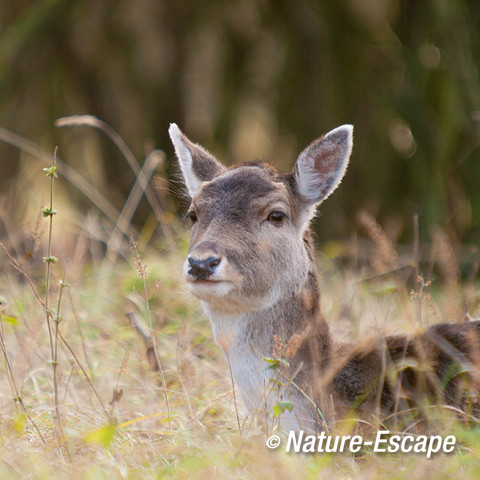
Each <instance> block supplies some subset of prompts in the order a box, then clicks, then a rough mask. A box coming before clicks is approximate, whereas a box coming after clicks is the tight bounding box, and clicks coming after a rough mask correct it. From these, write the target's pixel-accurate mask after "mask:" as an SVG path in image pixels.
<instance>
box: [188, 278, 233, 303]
mask: <svg viewBox="0 0 480 480" xmlns="http://www.w3.org/2000/svg"><path fill="white" fill-rule="evenodd" d="M188 288H189V290H190V292H191V293H192V294H193V295H195V296H196V297H198V298H199V299H200V300H205V301H206V302H209V301H211V300H212V299H218V298H219V297H220V298H221V297H224V296H225V295H228V294H229V293H230V292H231V290H232V288H233V285H232V284H231V283H230V282H208V281H198V280H197V281H195V282H188Z"/></svg>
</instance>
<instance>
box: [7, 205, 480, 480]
mask: <svg viewBox="0 0 480 480" xmlns="http://www.w3.org/2000/svg"><path fill="white" fill-rule="evenodd" d="M2 202H3V207H2ZM11 202H12V199H11V198H10V199H9V198H6V197H4V198H3V199H0V216H1V218H2V220H3V229H4V232H6V233H5V238H4V239H2V241H3V242H4V245H5V248H4V249H0V272H1V274H0V312H1V323H0V332H1V341H2V346H3V353H2V355H1V363H0V412H1V413H0V478H2V479H7V480H8V479H17V478H22V479H24V478H31V479H62V478H72V479H77V478H86V479H92V480H93V479H107V478H108V479H109V480H114V479H136V478H138V479H150V478H152V479H153V478H155V479H160V478H162V479H163V478H176V479H192V478H198V479H203V478H208V479H209V480H212V479H215V478H218V479H225V478H238V479H240V478H241V479H255V478H275V479H277V478H278V479H292V478H302V479H316V478H332V479H343V478H345V479H346V478H349V479H350V478H369V479H383V478H389V479H406V478H408V479H409V480H414V479H417V478H418V479H424V478H445V479H447V478H451V479H458V478H459V477H462V478H465V479H475V478H479V476H480V430H479V429H478V428H471V427H467V426H465V425H463V424H461V423H460V422H459V421H458V420H456V419H452V416H451V415H449V414H448V413H445V412H444V413H440V414H439V415H438V422H437V430H439V431H441V433H443V434H444V435H449V434H454V435H456V436H457V439H458V443H459V445H460V446H459V448H458V450H457V451H456V452H455V453H454V454H452V455H437V456H435V457H434V459H433V460H427V459H425V458H424V457H423V456H419V455H414V454H395V455H386V454H383V455H380V454H378V455H375V454H373V453H371V452H369V451H368V450H365V451H362V452H361V454H360V455H355V456H354V455H352V454H347V453H343V454H325V455H322V454H318V455H301V454H286V453H284V452H282V451H281V449H279V450H277V451H270V450H268V449H267V448H266V446H265V432H264V430H263V428H262V426H261V425H259V424H258V425H257V423H256V422H255V421H254V420H253V419H251V418H249V417H248V416H247V415H246V413H245V412H244V411H243V410H242V408H241V406H239V407H238V408H237V406H236V402H235V401H234V400H235V399H234V395H233V391H232V382H231V376H230V373H229V368H228V364H227V362H226V360H225V359H224V357H223V355H222V354H221V351H220V349H219V348H218V347H217V346H216V345H214V343H213V340H212V335H211V331H210V326H209V322H208V320H207V319H206V318H205V317H204V316H203V315H202V314H201V312H200V310H199V308H198V304H197V303H196V302H195V301H193V300H192V299H190V298H188V296H187V295H186V293H185V292H184V289H183V286H182V281H181V278H180V276H181V265H182V263H183V259H184V256H185V254H186V245H187V241H186V238H185V232H183V230H181V229H177V232H176V233H175V231H171V235H172V238H173V237H176V244H177V247H176V250H177V251H175V252H174V253H172V252H171V251H169V250H168V249H165V250H164V251H163V252H161V253H158V252H156V251H154V250H153V249H152V248H150V249H148V248H145V247H144V246H143V247H137V245H135V247H134V253H135V255H133V254H132V252H130V251H129V249H128V246H126V247H125V246H123V247H120V248H119V249H118V250H116V251H115V255H108V256H106V255H104V252H103V251H102V248H101V246H100V245H101V244H100V242H99V239H101V238H102V234H103V235H105V234H104V233H102V232H104V230H108V228H110V230H108V231H110V234H112V232H117V231H118V228H116V227H115V226H113V227H112V226H110V227H108V228H106V227H104V226H103V225H101V226H99V224H98V222H97V221H96V220H95V218H92V217H91V216H88V217H85V218H84V219H83V221H81V222H80V223H77V225H80V228H78V227H77V229H76V231H75V232H74V233H68V234H66V233H65V232H66V229H65V228H64V226H65V225H66V224H68V222H66V220H65V218H63V220H62V200H59V201H58V202H57V203H58V205H55V206H54V207H55V209H56V210H58V211H59V215H58V217H59V218H58V220H57V217H55V219H54V220H53V224H54V226H53V237H52V240H51V242H48V240H47V237H49V235H45V230H46V229H44V230H43V234H40V233H39V232H42V228H41V227H39V226H38V223H39V222H38V220H37V218H38V215H37V214H36V213H35V209H34V208H33V209H30V210H29V213H27V214H25V215H24V214H23V213H22V214H21V215H18V216H15V215H8V216H7V215H6V212H7V210H6V207H5V205H7V206H8V205H9V204H11ZM9 211H10V210H9ZM27 212H28V211H27ZM50 218H51V217H50ZM359 221H360V223H361V225H362V227H363V228H364V229H365V230H366V233H367V234H368V235H370V237H371V239H372V241H373V242H372V243H369V247H368V248H369V249H368V254H366V255H363V253H362V251H361V250H362V248H361V246H359V245H354V246H350V248H348V249H347V250H348V251H349V253H348V255H347V261H346V262H344V264H345V265H347V266H346V267H342V269H339V268H338V264H339V262H337V261H334V260H332V259H331V258H327V256H326V255H324V256H321V257H320V258H319V269H320V272H321V276H322V305H323V312H324V314H325V316H326V317H327V319H328V320H329V323H330V325H331V327H332V330H333V331H334V334H335V335H336V337H337V338H338V339H343V340H345V339H347V340H354V339H356V338H358V337H361V336H363V335H365V334H371V333H376V334H378V333H379V332H382V331H383V332H389V333H391V332H394V331H399V330H402V331H405V330H412V329H414V328H418V327H422V326H424V325H427V324H430V323H434V322H436V321H438V320H439V319H440V318H444V316H445V315H447V314H450V313H451V312H457V313H458V312H459V311H460V312H461V314H463V313H469V314H471V315H478V313H479V312H478V308H479V303H480V296H479V293H478V284H476V283H475V278H476V276H477V272H478V260H479V257H478V253H475V252H474V255H477V257H475V258H476V260H477V261H476V262H475V259H474V258H473V259H472V271H471V272H470V274H468V275H467V278H468V281H467V282H466V283H465V282H463V283H462V281H461V278H460V268H459V264H458V261H457V259H456V255H455V252H454V249H453V248H452V246H451V245H450V244H449V243H448V239H447V237H446V236H445V234H443V233H442V232H439V233H437V234H436V236H435V249H434V250H435V256H434V257H435V258H433V260H432V261H433V262H436V263H432V264H431V265H430V267H429V268H428V272H427V273H426V274H425V276H423V275H422V274H421V267H420V265H419V264H418V258H420V257H421V255H420V254H419V253H418V250H419V248H418V245H416V246H414V247H412V248H411V249H410V250H411V252H410V253H408V254H407V255H405V254H403V253H401V250H402V249H399V248H398V247H397V246H396V245H395V244H394V241H393V240H392V239H390V238H389V237H388V235H387V234H386V233H385V232H384V231H383V230H382V228H381V226H380V225H379V224H378V223H377V222H376V221H375V219H373V218H372V217H369V216H368V214H366V213H363V214H362V216H361V217H360V218H359ZM55 222H59V223H58V227H57V228H56V227H55V225H57V224H56V223H55ZM62 222H63V223H62ZM96 222H97V223H96ZM28 224H31V225H33V226H34V227H32V228H29V227H28ZM60 225H61V227H60ZM128 228H129V227H128ZM126 229H127V226H125V227H124V228H123V229H122V230H126ZM173 230H175V229H173ZM169 231H170V230H169ZM179 232H181V233H179ZM141 236H142V234H140V237H141ZM110 238H111V237H110ZM103 240H104V244H108V236H107V237H106V238H105V237H103ZM48 245H50V246H51V254H52V255H56V256H57V257H58V258H59V262H58V263H57V264H54V265H51V269H50V272H49V274H48V275H49V276H50V278H49V281H48V283H49V284H50V289H49V292H48V295H49V297H48V298H49V299H50V305H56V307H55V310H56V311H55V312H52V313H51V316H50V317H49V318H50V319H57V320H58V322H56V324H55V325H56V326H58V337H57V342H58V344H57V347H58V351H57V353H56V356H57V362H56V365H55V366H54V368H52V354H51V345H50V338H49V330H48V328H47V325H46V323H45V313H46V312H45V305H44V303H43V300H42V299H44V298H45V293H46V284H47V282H46V276H45V265H44V263H42V261H41V259H42V256H43V255H44V254H45V252H47V251H48ZM330 247H332V245H330ZM337 247H338V245H337ZM122 248H123V250H122ZM331 249H332V251H337V252H338V251H342V250H343V251H344V250H345V248H331ZM139 250H140V252H139ZM142 250H143V251H142ZM413 252H417V253H413ZM353 258H354V259H355V261H351V259H353ZM359 258H362V259H364V260H365V259H366V261H364V260H362V261H359ZM67 263H68V269H67V268H66V266H67ZM349 264H351V265H354V268H349V267H348V265H349ZM434 265H438V267H439V268H438V270H439V272H440V275H441V276H442V278H443V283H441V282H440V281H439V280H436V278H435V276H434V272H435V271H436V270H435V269H434V268H433V266H434ZM145 269H146V270H145ZM475 269H476V270H475ZM65 270H67V275H66V279H65V281H66V282H67V283H68V284H69V286H68V287H66V288H65V286H63V287H62V286H61V285H60V281H61V280H62V278H63V275H64V272H65ZM138 271H140V275H139V272H138ZM146 272H148V276H147V274H146ZM412 272H418V275H417V278H416V279H415V275H412ZM409 273H410V275H409ZM412 278H413V281H412ZM442 285H444V286H445V287H446V288H444V287H442ZM452 288H454V289H455V291H456V292H457V293H458V296H457V297H456V298H452V295H451V293H450V292H451V291H452ZM62 289H63V294H62V299H61V304H60V301H59V296H60V293H61V291H62ZM145 299H147V301H148V302H146V300H145ZM452 302H453V303H452ZM60 313H61V315H60V316H58V315H59V314H60ZM127 313H129V314H133V315H134V316H135V317H136V318H138V321H139V322H140V324H141V325H142V326H143V328H144V331H145V332H147V333H146V334H145V337H146V338H148V335H149V333H150V331H153V333H154V335H155V339H156V342H153V343H152V345H153V346H154V357H155V358H154V361H153V362H152V357H151V356H150V357H149V356H148V355H147V351H146V350H147V345H146V343H145V342H144V339H142V337H141V336H140V335H139V334H138V332H137V330H136V328H135V327H133V326H132V324H131V322H130V321H129V318H128V317H127V315H126V314H127ZM284 347H285V349H286V350H288V349H290V350H294V349H295V348H296V347H295V342H294V341H293V340H292V343H291V344H288V345H285V346H283V345H278V350H279V355H280V351H281V350H282V351H283V349H284ZM152 363H153V365H155V364H156V365H161V369H159V370H158V371H155V370H154V369H152V368H151V366H152ZM10 372H11V374H10ZM167 400H168V402H167ZM240 429H241V432H240V431H239V430H240Z"/></svg>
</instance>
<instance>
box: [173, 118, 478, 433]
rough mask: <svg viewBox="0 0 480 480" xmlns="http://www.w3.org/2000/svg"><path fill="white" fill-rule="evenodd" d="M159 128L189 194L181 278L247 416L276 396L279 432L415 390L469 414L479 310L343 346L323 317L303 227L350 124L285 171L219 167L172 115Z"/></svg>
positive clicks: (345, 155)
mask: <svg viewBox="0 0 480 480" xmlns="http://www.w3.org/2000/svg"><path fill="white" fill-rule="evenodd" d="M169 135H170V138H171V141H172V143H173V146H174V150H175V154H176V157H177V159H178V164H179V166H180V171H181V174H182V177H183V182H184V184H185V187H186V192H187V196H188V197H189V201H190V206H189V208H188V212H187V214H186V215H185V217H186V219H189V220H190V223H191V233H190V245H189V251H188V256H187V258H186V260H185V262H184V265H183V276H184V280H185V282H186V285H187V287H188V290H189V291H190V292H191V294H193V295H194V296H195V297H197V298H198V299H199V301H200V304H201V306H202V308H203V310H204V311H205V313H206V314H207V316H208V317H209V319H210V322H211V326H212V331H213V336H214V339H215V341H216V343H217V344H218V345H219V346H220V347H221V349H222V350H223V351H224V353H225V356H226V359H227V361H228V363H229V365H230V369H231V374H232V377H233V384H234V388H235V389H236V390H237V391H238V392H239V393H240V397H241V398H242V400H243V403H244V405H245V406H246V408H247V410H248V412H249V413H250V414H251V415H252V416H253V417H256V418H259V417H261V416H262V415H265V413H267V414H269V415H271V414H272V411H273V409H274V408H275V405H277V406H278V405H280V406H282V407H283V408H281V409H280V412H281V413H280V415H278V411H277V415H278V417H279V428H280V429H281V430H285V431H287V430H300V429H301V430H308V431H319V430H325V429H331V428H333V427H334V424H335V421H336V419H338V418H341V417H342V416H343V415H345V414H346V413H347V412H350V411H352V409H353V410H355V411H356V412H360V415H366V416H368V415H377V416H378V415H384V416H386V415H388V414H392V412H393V413H394V412H396V411H399V410H400V409H402V408H405V409H408V408H410V407H412V406H415V405H417V406H418V405H421V404H422V399H423V398H429V399H430V400H431V401H433V402H434V403H438V404H441V405H444V404H445V405H450V406H452V407H453V408H455V409H459V410H461V411H469V412H470V413H476V412H478V398H477V397H478V393H479V391H480V389H479V386H480V383H479V381H480V378H479V375H478V367H479V366H480V321H479V320H475V321H474V320H469V321H467V320H466V319H460V320H459V321H452V322H447V323H439V324H436V325H433V326H431V327H428V328H427V329H426V330H424V331H422V332H418V333H417V334H415V333H414V334H413V335H412V334H410V335H407V334H405V335H391V336H383V337H381V338H377V339H374V340H372V341H369V342H368V343H366V344H365V343H360V344H358V345H349V344H342V343H339V342H336V341H335V340H334V339H333V337H332V335H331V333H330V329H329V325H328V323H327V321H326V320H325V318H324V317H323V315H322V311H321V307H320V291H319V276H318V272H317V268H316V264H315V252H314V245H313V240H312V234H311V227H310V225H311V223H312V220H313V218H314V216H315V214H316V211H317V207H318V206H319V205H320V204H321V203H322V202H323V201H324V200H326V199H327V198H328V197H329V196H330V195H331V194H332V193H333V192H334V191H335V189H336V188H337V187H338V186H339V184H340V183H341V180H342V178H343V176H344V175H345V172H346V170H347V166H348V163H349V158H350V155H351V152H352V146H353V126H352V125H343V126H340V127H338V128H335V129H334V130H331V131H330V132H328V133H327V134H325V135H323V136H321V137H320V138H318V139H316V140H315V141H313V143H311V144H310V145H309V146H308V147H306V148H305V149H304V150H303V151H302V152H301V153H300V155H299V156H298V158H297V160H296V163H295V166H294V168H293V170H292V171H290V172H288V173H282V172H280V171H278V170H277V169H276V168H275V167H274V166H272V165H271V164H268V163H264V162H245V163H238V164H234V165H233V166H230V167H228V168H227V167H225V166H224V165H222V163H220V162H219V161H218V160H217V159H216V158H215V157H214V156H213V155H212V154H211V153H209V152H208V151H207V150H206V149H205V148H204V147H202V146H200V145H198V144H196V143H194V142H192V141H191V140H189V139H188V138H187V137H186V136H185V135H184V134H183V133H182V132H181V130H180V129H179V128H178V126H177V125H176V124H175V123H172V124H171V125H170V128H169ZM415 365H416V367H415ZM392 372H393V374H392Z"/></svg>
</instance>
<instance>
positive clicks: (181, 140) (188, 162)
mask: <svg viewBox="0 0 480 480" xmlns="http://www.w3.org/2000/svg"><path fill="white" fill-rule="evenodd" d="M168 133H169V135H170V139H171V140H172V143H173V146H174V147H175V154H176V155H177V158H178V163H179V164H180V168H181V170H182V174H183V178H184V180H185V184H186V186H187V189H188V193H189V195H190V196H191V197H193V196H194V195H195V194H196V193H197V192H198V190H200V185H201V184H202V183H203V182H207V181H209V180H212V178H214V177H216V176H217V175H220V174H221V173H222V172H223V171H224V170H225V167H224V166H223V165H222V164H221V163H220V162H218V161H217V160H216V159H215V157H214V156H213V155H212V154H211V153H209V152H207V150H205V149H204V148H203V147H201V146H200V145H197V144H196V143H193V142H191V141H190V140H189V139H188V138H187V137H186V136H185V135H184V134H183V133H182V132H181V131H180V129H179V128H178V126H177V124H175V123H171V124H170V128H169V129H168Z"/></svg>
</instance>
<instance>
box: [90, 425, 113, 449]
mask: <svg viewBox="0 0 480 480" xmlns="http://www.w3.org/2000/svg"><path fill="white" fill-rule="evenodd" d="M115 430H116V427H115V425H110V424H108V425H105V426H103V427H101V428H99V429H98V430H94V431H93V432H89V433H87V434H86V435H85V436H84V437H83V441H84V442H85V443H94V444H96V445H102V447H109V446H110V445H111V444H112V442H113V439H114V438H115Z"/></svg>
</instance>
